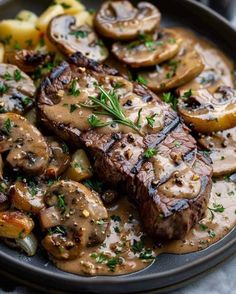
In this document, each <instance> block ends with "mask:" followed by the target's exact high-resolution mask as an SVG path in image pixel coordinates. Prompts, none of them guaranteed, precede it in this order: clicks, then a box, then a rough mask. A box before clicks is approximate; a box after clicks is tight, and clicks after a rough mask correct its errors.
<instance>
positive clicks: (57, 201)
mask: <svg viewBox="0 0 236 294" xmlns="http://www.w3.org/2000/svg"><path fill="white" fill-rule="evenodd" d="M44 199H45V203H46V205H47V206H48V207H49V208H47V209H46V210H44V211H42V214H41V223H42V224H44V226H47V223H48V222H50V217H49V220H47V221H46V222H45V221H44V220H45V217H47V210H51V209H52V208H54V212H53V213H51V212H50V211H49V214H50V215H51V218H54V219H55V218H56V219H57V220H58V222H57V223H55V222H54V221H52V222H51V223H52V226H55V224H56V225H57V226H61V227H62V229H63V230H64V231H65V233H64V234H63V233H57V232H55V233H52V234H48V235H47V236H46V237H45V238H44V240H43V246H44V247H45V249H46V250H47V251H48V252H49V253H50V254H52V255H53V256H54V257H55V258H57V259H74V258H76V257H77V256H78V255H79V254H80V252H81V250H82V249H83V248H84V247H88V246H95V245H97V244H99V243H102V242H103V241H104V239H105V237H106V229H107V226H108V214H107V211H106V208H105V207H104V206H103V204H102V201H101V200H100V198H99V196H98V194H97V193H96V192H94V191H92V190H90V189H88V188H87V187H85V186H84V185H82V184H80V183H78V182H74V181H59V182H57V183H56V184H54V185H52V186H51V187H50V188H49V189H48V191H47V193H46V195H45V198H44ZM56 215H57V216H58V217H57V216H56ZM48 227H50V225H49V226H47V228H48ZM52 230H53V229H52Z"/></svg>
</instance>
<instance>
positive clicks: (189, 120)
mask: <svg viewBox="0 0 236 294" xmlns="http://www.w3.org/2000/svg"><path fill="white" fill-rule="evenodd" d="M180 96H181V97H182V98H181V99H179V100H178V111H179V113H180V115H181V116H182V118H183V119H184V121H185V122H186V124H188V125H191V126H192V127H193V129H194V130H196V131H198V132H200V133H211V132H216V131H221V130H225V129H229V128H232V127H234V126H236V90H233V89H232V88H230V87H226V86H221V87H219V88H218V89H217V91H216V92H215V93H214V94H211V93H210V92H209V91H208V90H206V89H200V90H196V91H188V92H185V93H182V92H181V93H180Z"/></svg>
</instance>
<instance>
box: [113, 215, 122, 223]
mask: <svg viewBox="0 0 236 294" xmlns="http://www.w3.org/2000/svg"><path fill="white" fill-rule="evenodd" d="M111 219H112V220H113V221H114V222H120V221H121V218H120V216H119V215H112V216H111Z"/></svg>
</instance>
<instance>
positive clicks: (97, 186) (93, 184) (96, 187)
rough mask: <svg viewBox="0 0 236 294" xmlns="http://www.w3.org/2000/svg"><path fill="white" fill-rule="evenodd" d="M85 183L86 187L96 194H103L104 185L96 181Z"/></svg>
mask: <svg viewBox="0 0 236 294" xmlns="http://www.w3.org/2000/svg"><path fill="white" fill-rule="evenodd" d="M83 183H84V185H85V186H87V187H89V188H90V189H93V190H94V191H96V192H99V193H100V192H102V186H103V183H102V182H100V181H98V180H96V179H86V180H84V182H83Z"/></svg>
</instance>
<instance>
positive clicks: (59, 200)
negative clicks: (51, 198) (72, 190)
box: [57, 194, 66, 213]
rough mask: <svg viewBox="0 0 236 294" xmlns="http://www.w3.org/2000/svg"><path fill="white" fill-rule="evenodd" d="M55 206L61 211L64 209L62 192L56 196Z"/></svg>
mask: <svg viewBox="0 0 236 294" xmlns="http://www.w3.org/2000/svg"><path fill="white" fill-rule="evenodd" d="M57 207H58V208H59V209H60V211H61V213H64V212H65V211H66V203H65V196H64V195H63V194H62V195H58V196H57Z"/></svg>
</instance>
